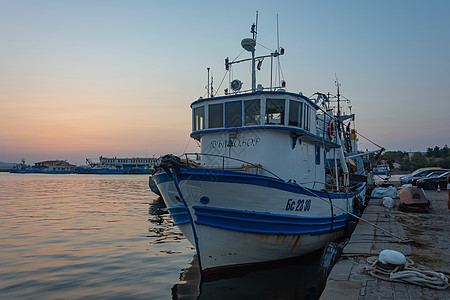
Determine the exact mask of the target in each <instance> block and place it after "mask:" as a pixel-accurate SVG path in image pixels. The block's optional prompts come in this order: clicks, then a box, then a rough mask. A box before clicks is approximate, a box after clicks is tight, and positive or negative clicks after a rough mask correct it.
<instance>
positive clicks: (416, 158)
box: [411, 152, 427, 169]
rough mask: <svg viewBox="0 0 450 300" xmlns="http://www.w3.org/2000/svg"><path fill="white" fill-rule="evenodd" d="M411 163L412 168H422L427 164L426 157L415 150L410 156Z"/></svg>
mask: <svg viewBox="0 0 450 300" xmlns="http://www.w3.org/2000/svg"><path fill="white" fill-rule="evenodd" d="M411 163H412V165H413V167H414V169H419V168H423V167H425V166H426V165H427V158H426V157H425V156H424V155H423V154H422V153H420V152H416V153H414V155H413V157H411Z"/></svg>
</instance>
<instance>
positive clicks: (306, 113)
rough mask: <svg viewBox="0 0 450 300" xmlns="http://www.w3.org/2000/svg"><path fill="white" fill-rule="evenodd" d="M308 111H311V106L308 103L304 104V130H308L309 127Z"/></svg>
mask: <svg viewBox="0 0 450 300" xmlns="http://www.w3.org/2000/svg"><path fill="white" fill-rule="evenodd" d="M310 111H311V108H310V107H309V106H308V105H305V118H304V119H305V125H304V128H305V129H306V130H309V129H310V125H309V124H310V122H309V118H310Z"/></svg>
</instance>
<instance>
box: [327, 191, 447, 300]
mask: <svg viewBox="0 0 450 300" xmlns="http://www.w3.org/2000/svg"><path fill="white" fill-rule="evenodd" d="M426 196H427V198H428V199H429V200H430V202H431V207H430V211H429V212H428V213H413V212H401V211H399V210H398V203H399V200H398V199H397V200H396V206H395V207H394V208H392V209H389V208H385V207H384V206H382V205H381V204H380V203H381V199H372V200H370V202H369V205H368V206H367V208H366V210H365V211H364V214H363V219H365V220H367V221H368V222H370V223H374V224H376V225H377V226H379V227H380V228H382V229H384V230H387V231H389V232H391V233H393V234H395V235H397V236H400V237H402V238H404V239H411V240H414V242H415V243H405V242H402V241H401V240H399V239H397V238H395V237H393V236H391V235H389V234H387V233H386V232H384V231H382V230H380V229H377V228H375V227H373V226H371V225H369V224H367V223H365V222H363V221H360V222H359V223H358V226H357V227H356V229H355V231H354V233H353V234H352V237H351V238H350V241H349V243H348V244H347V245H346V246H345V248H344V250H343V253H342V256H341V258H340V259H339V260H338V262H337V263H336V265H335V266H334V267H333V269H332V270H331V273H330V275H329V276H328V279H327V283H326V287H325V290H324V291H323V293H322V295H321V297H320V299H322V300H335V299H339V300H344V299H361V300H364V299H401V300H403V299H411V300H412V299H450V288H447V289H446V290H435V289H431V288H426V287H421V286H417V285H412V284H404V283H397V282H390V281H385V280H380V279H376V278H374V277H372V276H371V275H369V274H368V273H367V271H366V270H365V267H367V266H369V263H367V258H368V257H371V256H378V254H379V253H380V251H382V250H384V249H390V250H396V251H400V252H402V253H403V254H404V255H405V256H406V257H408V258H410V259H411V260H413V261H414V262H415V264H416V265H419V266H424V267H426V268H427V269H430V270H433V271H437V272H441V273H444V274H445V275H447V276H448V277H450V276H449V275H450V212H449V210H448V208H447V191H446V190H443V191H442V192H440V193H438V192H436V191H426Z"/></svg>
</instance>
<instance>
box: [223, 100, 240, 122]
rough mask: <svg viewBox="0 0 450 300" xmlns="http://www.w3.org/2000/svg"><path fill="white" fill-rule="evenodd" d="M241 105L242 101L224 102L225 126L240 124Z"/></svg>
mask: <svg viewBox="0 0 450 300" xmlns="http://www.w3.org/2000/svg"><path fill="white" fill-rule="evenodd" d="M241 106H242V101H233V102H227V103H225V127H236V126H241V125H242V116H241Z"/></svg>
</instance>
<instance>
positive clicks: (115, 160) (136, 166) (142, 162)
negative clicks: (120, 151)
mask: <svg viewBox="0 0 450 300" xmlns="http://www.w3.org/2000/svg"><path fill="white" fill-rule="evenodd" d="M154 164H155V158H142V157H133V158H122V157H103V156H100V158H99V162H98V163H96V162H93V161H92V160H91V159H89V158H87V159H86V166H81V167H77V168H76V170H75V172H76V173H79V174H151V173H152V171H153V167H154Z"/></svg>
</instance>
